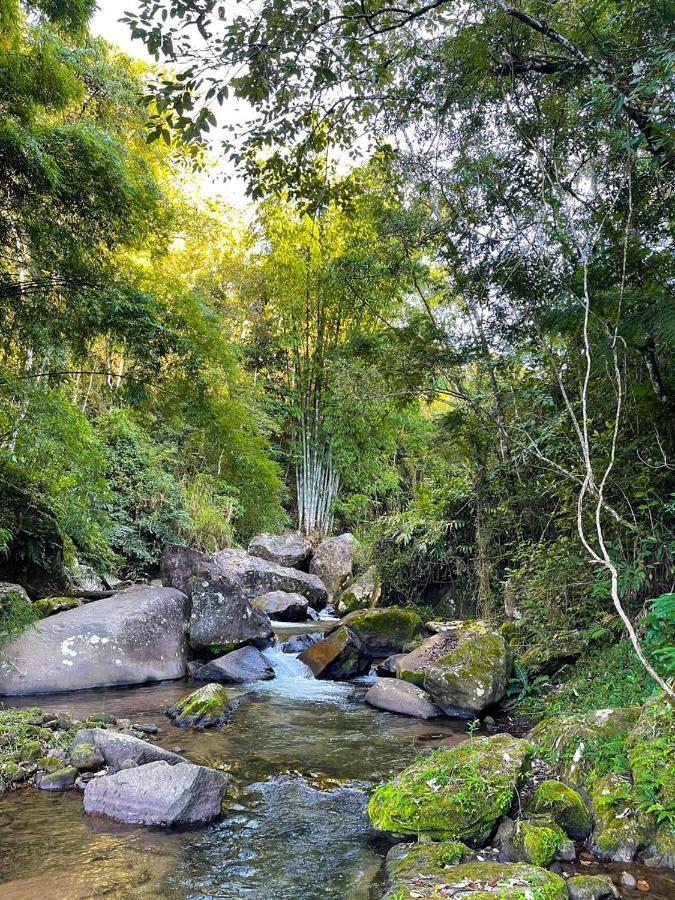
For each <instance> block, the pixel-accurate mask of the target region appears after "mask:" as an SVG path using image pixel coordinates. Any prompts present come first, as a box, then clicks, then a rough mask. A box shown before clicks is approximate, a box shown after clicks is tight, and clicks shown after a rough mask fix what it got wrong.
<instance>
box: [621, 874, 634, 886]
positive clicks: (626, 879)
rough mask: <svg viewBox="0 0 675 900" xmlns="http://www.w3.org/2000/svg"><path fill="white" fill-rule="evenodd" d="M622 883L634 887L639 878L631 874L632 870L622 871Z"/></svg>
mask: <svg viewBox="0 0 675 900" xmlns="http://www.w3.org/2000/svg"><path fill="white" fill-rule="evenodd" d="M621 884H622V885H623V886H624V887H627V888H634V887H635V886H636V885H637V879H636V878H635V875H631V873H630V872H622V873H621Z"/></svg>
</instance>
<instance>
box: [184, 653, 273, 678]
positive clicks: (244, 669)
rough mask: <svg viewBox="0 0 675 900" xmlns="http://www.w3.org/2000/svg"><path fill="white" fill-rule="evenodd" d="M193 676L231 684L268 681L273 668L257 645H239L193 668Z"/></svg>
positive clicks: (271, 675)
mask: <svg viewBox="0 0 675 900" xmlns="http://www.w3.org/2000/svg"><path fill="white" fill-rule="evenodd" d="M193 678H195V679H196V680H197V681H211V682H213V681H216V682H225V683H231V684H244V683H246V682H248V681H269V680H270V679H271V678H274V668H273V667H272V664H271V663H270V661H269V660H268V659H267V657H266V656H263V654H262V653H261V652H260V650H258V648H257V647H240V648H239V649H238V650H233V651H232V652H231V653H226V654H225V656H221V657H219V658H218V659H214V660H211V662H208V663H206V665H204V666H200V667H199V668H198V669H195V671H194V674H193Z"/></svg>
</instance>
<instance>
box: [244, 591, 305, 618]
mask: <svg viewBox="0 0 675 900" xmlns="http://www.w3.org/2000/svg"><path fill="white" fill-rule="evenodd" d="M251 606H253V607H254V608H255V609H259V610H261V611H262V612H264V613H265V615H267V616H269V617H270V619H278V620H279V621H280V622H304V621H305V620H306V618H307V600H306V599H305V598H304V597H303V596H302V594H293V593H289V592H288V591H269V592H268V593H267V594H262V596H260V597H254V598H253V600H251Z"/></svg>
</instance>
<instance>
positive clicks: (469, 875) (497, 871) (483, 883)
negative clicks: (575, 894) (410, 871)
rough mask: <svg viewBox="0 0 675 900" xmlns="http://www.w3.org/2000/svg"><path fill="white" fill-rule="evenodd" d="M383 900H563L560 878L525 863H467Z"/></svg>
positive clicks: (396, 888) (394, 890)
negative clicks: (409, 899) (450, 899)
mask: <svg viewBox="0 0 675 900" xmlns="http://www.w3.org/2000/svg"><path fill="white" fill-rule="evenodd" d="M386 897H387V900H408V898H424V900H441V898H444V897H453V898H455V900H461V898H471V900H496V898H500V900H507V898H508V900H567V886H566V884H565V882H564V881H563V879H562V878H560V876H558V875H554V874H553V872H547V871H546V870H545V869H540V868H538V867H537V866H531V865H527V864H526V863H495V862H471V863H464V864H462V865H459V866H455V867H454V868H450V869H444V870H443V871H442V873H441V874H440V875H439V877H438V879H436V878H433V879H425V878H415V879H411V880H410V881H407V882H399V883H398V884H395V885H393V886H392V887H391V890H390V891H389V892H388V893H387V895H386Z"/></svg>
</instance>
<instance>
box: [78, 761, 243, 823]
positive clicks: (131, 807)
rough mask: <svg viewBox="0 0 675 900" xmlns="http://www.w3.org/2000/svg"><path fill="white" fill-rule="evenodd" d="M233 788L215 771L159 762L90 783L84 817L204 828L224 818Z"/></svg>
mask: <svg viewBox="0 0 675 900" xmlns="http://www.w3.org/2000/svg"><path fill="white" fill-rule="evenodd" d="M228 785H229V780H228V778H227V777H226V776H225V775H224V774H223V773H222V772H217V771H216V770H215V769H207V768H206V767H205V766H195V765H193V764H192V763H188V762H182V763H179V764H178V765H175V766H169V765H168V764H167V763H166V762H154V763H149V764H148V765H145V766H141V767H139V768H134V769H124V770H123V771H121V772H117V773H116V774H115V775H106V776H104V777H103V778H95V779H93V780H92V781H89V782H88V783H87V785H86V787H85V789H84V811H85V812H86V813H88V814H89V815H99V816H108V817H109V818H111V819H115V820H117V821H118V822H127V823H129V824H134V825H161V826H170V825H203V824H205V823H207V822H211V821H213V820H214V819H216V818H218V817H219V816H220V815H221V813H222V806H223V800H224V799H225V795H226V793H227V789H228Z"/></svg>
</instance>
